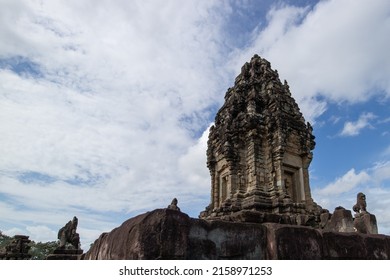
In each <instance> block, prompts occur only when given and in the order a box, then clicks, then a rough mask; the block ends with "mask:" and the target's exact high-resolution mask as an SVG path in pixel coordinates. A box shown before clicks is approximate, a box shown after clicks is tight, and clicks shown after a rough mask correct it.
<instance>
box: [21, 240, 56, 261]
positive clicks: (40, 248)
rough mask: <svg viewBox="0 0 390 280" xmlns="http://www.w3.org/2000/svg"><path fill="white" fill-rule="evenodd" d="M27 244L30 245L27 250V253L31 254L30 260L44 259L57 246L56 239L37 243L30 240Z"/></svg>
mask: <svg viewBox="0 0 390 280" xmlns="http://www.w3.org/2000/svg"><path fill="white" fill-rule="evenodd" d="M29 245H30V246H31V248H30V250H29V251H28V252H29V254H31V259H32V260H45V259H46V257H47V256H48V255H50V254H52V253H53V251H54V250H55V249H56V248H57V247H58V243H57V241H49V242H38V243H35V242H34V241H32V242H31V243H30V244H29Z"/></svg>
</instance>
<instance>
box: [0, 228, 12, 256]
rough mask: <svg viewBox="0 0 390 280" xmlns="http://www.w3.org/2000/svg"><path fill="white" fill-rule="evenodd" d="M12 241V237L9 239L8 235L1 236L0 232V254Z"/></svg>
mask: <svg viewBox="0 0 390 280" xmlns="http://www.w3.org/2000/svg"><path fill="white" fill-rule="evenodd" d="M11 241H12V237H9V236H8V235H5V234H3V233H2V232H1V231H0V252H2V251H3V250H5V247H6V246H7V245H8V244H10V243H11Z"/></svg>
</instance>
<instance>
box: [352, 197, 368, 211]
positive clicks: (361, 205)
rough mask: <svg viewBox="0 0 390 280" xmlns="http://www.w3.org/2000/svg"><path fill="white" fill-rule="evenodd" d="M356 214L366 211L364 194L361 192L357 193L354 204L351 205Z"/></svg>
mask: <svg viewBox="0 0 390 280" xmlns="http://www.w3.org/2000/svg"><path fill="white" fill-rule="evenodd" d="M352 209H353V211H355V212H356V213H357V214H359V213H366V212H367V202H366V195H365V194H364V193H362V192H360V193H358V194H357V199H356V204H355V205H354V206H353V207H352Z"/></svg>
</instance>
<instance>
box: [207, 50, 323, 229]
mask: <svg viewBox="0 0 390 280" xmlns="http://www.w3.org/2000/svg"><path fill="white" fill-rule="evenodd" d="M312 130H313V129H312V127H311V125H310V123H306V122H305V119H304V117H303V116H302V113H301V112H300V110H299V107H298V105H297V103H296V102H295V100H294V98H293V97H292V96H291V93H290V90H289V86H288V84H287V82H286V81H285V82H284V83H281V81H280V80H279V75H278V72H277V71H276V70H272V68H271V64H270V63H269V62H268V61H267V60H265V59H263V58H261V57H259V56H258V55H254V56H253V58H252V59H251V61H250V62H249V63H245V64H244V66H243V67H242V69H241V73H240V74H239V75H238V76H237V78H236V80H235V84H234V87H233V88H229V89H228V90H227V92H226V95H225V103H224V104H223V106H222V108H221V109H220V110H219V111H218V113H217V115H216V118H215V124H214V126H212V127H211V128H210V134H209V140H208V149H207V166H208V168H209V170H210V174H211V203H210V205H209V206H208V207H207V208H206V210H205V211H203V212H202V213H201V214H200V217H201V218H204V219H225V220H238V221H245V220H251V218H248V217H254V216H256V218H255V220H257V221H259V219H263V221H267V220H268V219H282V220H283V219H284V220H286V221H285V222H286V223H292V224H302V223H305V222H308V221H309V220H319V215H320V212H321V210H322V209H321V207H319V206H318V205H317V204H316V203H315V202H314V201H313V199H312V197H311V192H310V184H309V171H308V168H309V165H310V162H311V160H312V157H313V154H312V150H313V149H314V147H315V141H314V138H315V137H314V136H313V134H312ZM287 220H288V221H287Z"/></svg>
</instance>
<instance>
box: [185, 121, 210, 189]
mask: <svg viewBox="0 0 390 280" xmlns="http://www.w3.org/2000/svg"><path fill="white" fill-rule="evenodd" d="M210 126H211V125H210ZM210 126H209V127H208V128H207V129H206V130H205V131H204V132H203V134H202V136H201V137H200V138H199V139H198V141H197V142H196V143H195V144H194V145H193V146H191V147H190V148H189V149H188V151H187V153H186V154H185V155H183V156H182V157H181V158H180V159H179V168H180V172H181V173H182V174H183V175H182V176H183V178H186V179H187V182H188V183H189V184H191V185H194V186H198V187H201V188H202V189H204V191H205V192H206V193H207V190H209V188H210V173H209V170H208V169H207V166H206V162H207V157H206V150H207V140H208V136H209V129H210Z"/></svg>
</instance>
